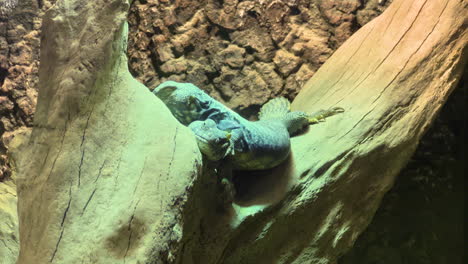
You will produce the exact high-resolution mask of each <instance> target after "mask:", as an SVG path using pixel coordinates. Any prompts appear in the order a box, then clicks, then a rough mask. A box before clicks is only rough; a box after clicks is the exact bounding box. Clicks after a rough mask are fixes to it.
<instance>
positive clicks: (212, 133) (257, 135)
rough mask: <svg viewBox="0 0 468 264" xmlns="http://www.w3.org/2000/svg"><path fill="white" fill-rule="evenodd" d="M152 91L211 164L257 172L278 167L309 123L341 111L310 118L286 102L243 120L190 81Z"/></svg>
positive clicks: (272, 104)
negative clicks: (225, 161)
mask: <svg viewBox="0 0 468 264" xmlns="http://www.w3.org/2000/svg"><path fill="white" fill-rule="evenodd" d="M153 93H154V94H155V95H156V96H157V97H159V98H160V99H161V100H162V101H163V102H164V103H165V104H166V106H167V107H168V108H169V110H170V111H171V113H172V114H173V115H174V116H175V117H176V119H177V120H178V121H179V122H181V123H182V124H183V125H186V126H188V127H189V128H190V129H191V130H192V131H193V132H194V134H195V136H196V139H197V143H198V146H199V148H200V151H201V152H202V153H203V154H205V155H206V156H207V158H208V159H210V160H220V159H223V158H228V159H230V160H231V161H232V165H233V168H234V169H238V170H261V169H269V168H273V167H275V166H277V165H279V164H280V163H281V162H283V161H284V160H286V158H287V157H288V156H289V153H290V136H293V135H295V134H296V133H297V132H299V131H300V130H302V129H303V128H305V127H306V126H308V125H309V124H313V123H318V122H320V121H324V119H325V118H326V117H329V116H332V115H334V114H337V113H341V112H343V111H344V110H343V109H342V108H340V107H335V108H331V109H329V110H322V111H320V112H318V113H315V114H312V115H310V114H307V113H305V112H300V111H293V112H291V111H290V103H289V101H288V100H287V99H286V98H283V97H280V98H275V99H272V100H270V101H269V102H267V103H266V104H265V105H263V106H262V108H261V109H260V112H259V120H258V121H248V120H246V119H245V118H243V117H241V116H240V115H239V114H237V113H236V112H234V111H232V110H231V109H229V108H227V107H226V106H224V105H223V104H221V103H220V102H218V101H216V100H215V99H213V98H212V97H210V96H209V95H208V94H206V93H205V92H203V91H202V90H201V89H200V88H198V87H196V86H195V85H193V84H191V83H178V82H174V81H167V82H164V83H162V84H160V85H159V86H157V87H156V88H155V89H154V91H153Z"/></svg>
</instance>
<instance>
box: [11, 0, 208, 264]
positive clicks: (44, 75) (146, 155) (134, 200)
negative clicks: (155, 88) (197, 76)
mask: <svg viewBox="0 0 468 264" xmlns="http://www.w3.org/2000/svg"><path fill="white" fill-rule="evenodd" d="M127 8H128V3H126V1H110V2H109V1H91V2H83V1H66V0H65V1H60V2H58V3H57V5H56V6H54V7H53V8H52V9H51V10H49V11H48V12H47V14H46V15H45V18H44V23H43V34H44V38H43V39H42V41H43V45H42V50H41V66H40V70H39V88H40V92H39V95H38V104H37V111H36V114H35V120H34V128H33V131H32V134H31V137H30V140H29V141H27V142H26V143H24V144H23V145H22V147H21V145H20V147H18V148H17V149H16V151H15V152H13V155H14V157H16V158H15V164H16V165H17V167H18V176H17V179H16V180H17V188H18V216H19V224H20V248H21V250H20V255H19V260H18V263H19V264H26V263H28V264H30V263H125V262H126V263H136V262H137V261H141V262H144V263H148V259H150V258H153V259H155V258H159V259H171V258H173V251H177V250H178V246H179V245H180V244H179V243H177V242H178V241H179V240H180V238H181V232H180V230H181V228H182V226H181V225H182V224H183V223H184V222H183V215H182V214H181V213H182V212H184V209H186V208H189V207H188V206H186V205H187V201H188V200H189V195H190V194H191V193H192V189H193V188H194V182H195V180H196V179H197V177H196V176H197V175H198V173H199V169H200V166H199V165H198V164H200V163H201V160H200V158H201V156H200V154H199V152H198V150H197V146H196V143H195V141H194V139H193V138H192V137H191V136H190V134H189V133H190V132H189V131H188V129H187V128H185V127H182V126H181V125H179V124H178V123H177V122H176V120H175V119H174V118H173V117H172V116H171V115H170V113H169V111H168V110H167V109H166V108H165V107H164V105H163V104H162V103H161V102H160V101H159V100H158V99H157V98H156V97H154V96H153V95H152V94H151V93H150V92H149V91H148V89H147V88H146V87H144V86H143V85H141V84H140V83H139V82H137V81H136V80H135V79H133V77H131V75H130V73H129V72H128V69H127V60H126V57H125V53H124V52H125V49H126V45H124V44H125V43H124V41H123V40H124V39H125V38H121V36H120V35H121V33H122V32H121V31H120V30H121V29H122V25H123V23H124V21H125V18H126V15H127ZM122 34H123V35H125V37H126V32H124V33H122ZM15 153H16V154H17V153H21V155H16V154H15ZM187 210H188V209H187ZM44 212H47V213H44ZM159 241H163V242H162V243H158V242H159ZM77 245H79V246H77Z"/></svg>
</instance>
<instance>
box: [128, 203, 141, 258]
mask: <svg viewBox="0 0 468 264" xmlns="http://www.w3.org/2000/svg"><path fill="white" fill-rule="evenodd" d="M139 203H140V200H138V201H137V202H136V204H135V207H134V208H133V213H132V216H131V217H130V221H129V222H128V231H129V232H130V234H129V235H128V243H127V249H126V250H125V254H124V263H125V262H126V258H127V255H128V250H129V249H130V245H131V242H132V235H133V231H132V222H133V218H134V217H135V211H136V209H137V206H138V204H139Z"/></svg>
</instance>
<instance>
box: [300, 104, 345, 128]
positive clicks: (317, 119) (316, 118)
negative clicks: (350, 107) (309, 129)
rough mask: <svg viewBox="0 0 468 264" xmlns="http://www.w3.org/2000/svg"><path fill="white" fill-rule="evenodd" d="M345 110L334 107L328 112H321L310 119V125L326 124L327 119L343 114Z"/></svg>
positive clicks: (312, 115)
mask: <svg viewBox="0 0 468 264" xmlns="http://www.w3.org/2000/svg"><path fill="white" fill-rule="evenodd" d="M344 111H345V110H344V109H343V108H342V107H333V108H330V109H328V110H320V111H318V112H316V113H314V114H311V115H310V116H309V117H308V120H309V124H316V123H319V122H325V118H327V117H330V116H332V115H336V114H339V113H343V112H344Z"/></svg>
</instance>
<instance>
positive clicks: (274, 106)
mask: <svg viewBox="0 0 468 264" xmlns="http://www.w3.org/2000/svg"><path fill="white" fill-rule="evenodd" d="M290 107H291V103H289V101H288V99H286V98H284V97H278V98H274V99H271V100H270V101H268V102H267V103H266V104H264V105H263V106H262V108H260V112H259V113H258V119H260V120H265V119H273V118H283V117H284V116H285V115H286V114H288V113H289V111H290Z"/></svg>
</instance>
